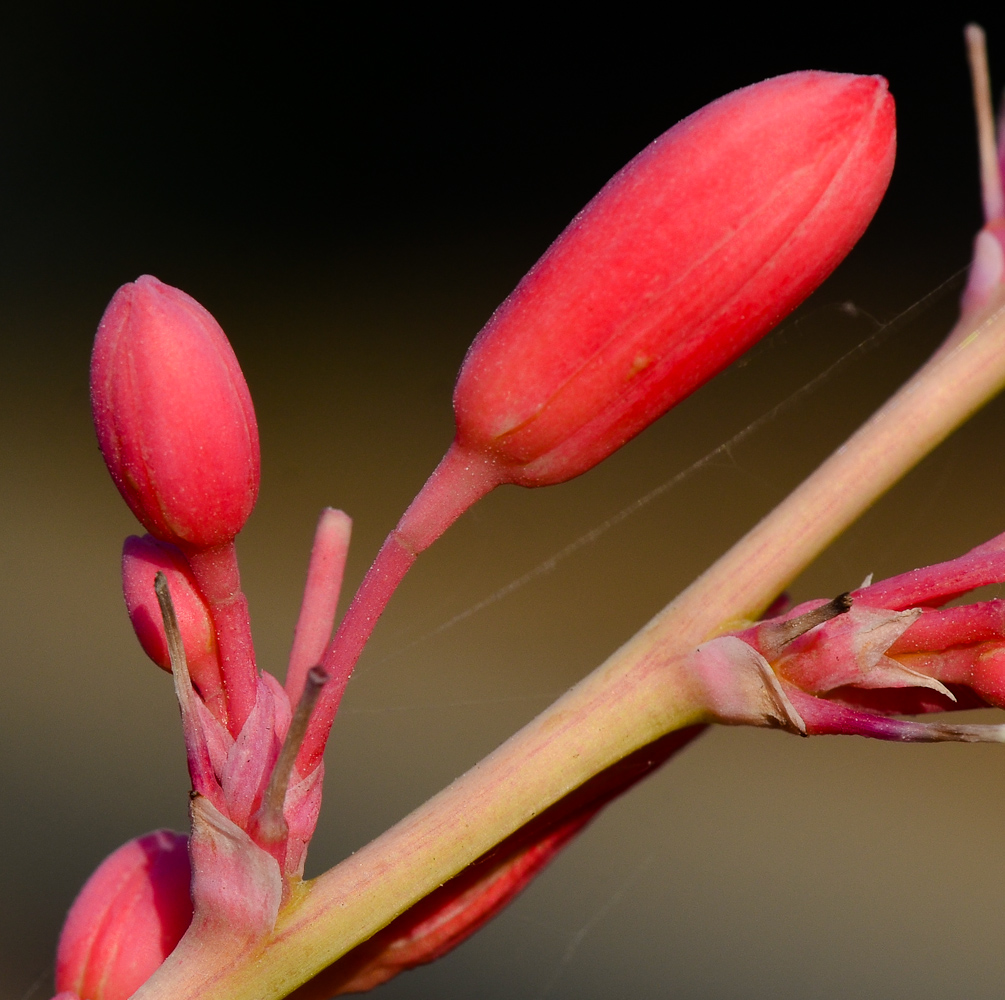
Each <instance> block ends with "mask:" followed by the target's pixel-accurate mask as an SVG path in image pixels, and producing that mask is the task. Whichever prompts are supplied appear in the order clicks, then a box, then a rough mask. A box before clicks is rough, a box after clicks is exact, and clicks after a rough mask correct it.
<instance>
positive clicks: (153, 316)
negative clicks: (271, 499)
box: [91, 275, 260, 549]
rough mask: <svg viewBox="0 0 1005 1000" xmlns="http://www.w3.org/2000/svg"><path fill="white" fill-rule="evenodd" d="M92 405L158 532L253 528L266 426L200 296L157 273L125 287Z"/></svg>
mask: <svg viewBox="0 0 1005 1000" xmlns="http://www.w3.org/2000/svg"><path fill="white" fill-rule="evenodd" d="M91 406H92V410H93V414H94V426H95V429H96V430H97V434H98V443H99V445H100V446H101V453H102V455H104V458H105V463H106V464H107V466H108V469H109V471H110V472H111V474H112V478H113V479H114V480H115V485H116V486H118V488H119V492H120V493H121V494H122V496H123V498H124V499H125V501H126V503H127V504H129V507H130V509H131V510H132V511H133V513H134V514H135V515H136V517H137V518H139V520H140V522H141V523H142V524H143V526H144V527H145V528H146V529H147V530H148V531H149V532H150V533H151V534H152V535H155V536H156V537H158V538H160V539H163V540H164V541H168V542H172V543H174V544H177V545H180V546H182V547H183V548H195V549H203V548H210V547H214V546H219V545H223V544H225V543H227V542H229V541H231V540H232V539H233V538H234V536H235V535H236V534H237V533H238V532H239V531H240V530H241V528H242V527H243V526H244V523H245V521H246V520H247V519H248V515H249V514H250V513H251V510H252V508H253V507H254V505H255V500H256V498H257V496H258V484H259V477H260V459H259V447H258V427H257V424H256V422H255V413H254V410H253V408H252V404H251V395H250V394H249V392H248V387H247V385H246V384H245V381H244V376H243V375H242V373H241V368H240V366H239V365H238V363H237V358H236V357H235V356H234V352H233V350H232V348H231V346H230V343H229V342H228V341H227V338H226V336H225V335H224V332H223V330H221V329H220V326H219V324H218V323H217V322H216V320H215V319H213V317H212V316H211V315H210V314H209V313H208V312H207V311H206V310H205V309H204V308H203V307H202V306H201V305H199V303H198V302H196V301H195V299H193V298H191V297H190V296H188V295H186V294H185V293H184V292H182V291H179V290H178V289H177V288H172V287H171V286H170V285H165V284H163V283H162V282H160V281H158V280H157V279H156V278H153V277H151V276H150V275H144V276H143V277H141V278H139V279H137V280H136V281H135V282H133V283H131V284H128V285H123V286H122V287H121V288H120V289H119V290H118V291H117V292H116V293H115V295H114V296H113V297H112V301H111V302H110V303H109V304H108V308H107V309H106V310H105V314H104V316H102V318H101V323H100V325H99V326H98V333H97V337H96V338H95V342H94V352H93V354H92V355H91Z"/></svg>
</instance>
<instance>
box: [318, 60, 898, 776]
mask: <svg viewBox="0 0 1005 1000" xmlns="http://www.w3.org/2000/svg"><path fill="white" fill-rule="evenodd" d="M895 147H896V124H895V117H894V106H893V98H892V97H891V96H890V94H889V93H888V91H887V87H886V81H885V80H883V79H882V78H881V77H867V76H853V75H848V74H839V73H820V72H804V73H791V74H789V75H787V76H781V77H776V78H775V79H773V80H766V81H764V82H763V83H758V84H754V85H753V86H751V87H745V88H744V89H742V90H738V91H735V92H734V93H732V94H728V95H727V96H726V97H723V98H721V99H719V100H718V101H714V102H713V103H712V104H710V105H708V106H707V107H705V108H702V109H701V110H700V111H698V112H696V113H695V114H693V115H691V116H690V117H689V118H686V119H684V121H682V122H680V123H679V124H678V125H676V126H674V127H673V128H672V129H670V130H669V131H668V132H666V133H664V134H663V135H662V136H660V138H659V139H657V140H656V141H655V142H653V143H652V144H650V145H649V146H648V147H646V149H644V150H643V151H642V152H641V153H640V154H639V155H638V156H637V157H635V159H634V160H632V161H631V162H630V163H629V164H628V165H627V166H626V167H624V168H623V169H622V170H621V171H620V172H619V173H618V174H616V175H615V176H614V177H613V178H612V179H611V180H610V181H609V182H608V183H607V184H606V185H605V186H604V188H603V189H602V190H601V191H600V193H599V194H598V195H597V196H596V197H595V198H594V199H593V200H592V201H591V202H590V203H589V204H588V205H587V206H586V207H585V208H584V209H583V211H582V212H580V213H579V215H578V216H576V218H575V219H574V220H573V221H572V223H571V224H570V225H569V227H568V228H567V229H566V230H565V232H563V233H562V235H561V236H559V237H558V239H557V240H556V241H555V242H554V243H553V244H552V246H551V247H550V248H549V249H548V250H547V252H546V253H545V254H544V256H543V257H542V258H541V259H540V260H539V261H538V262H537V264H535V265H534V267H533V268H532V269H531V270H530V272H529V273H528V274H527V276H526V277H525V278H524V279H523V280H522V281H521V282H520V284H519V285H518V286H517V287H516V289H515V290H514V291H513V293H512V294H511V295H510V296H509V298H507V299H506V301H505V302H503V304H502V305H501V306H500V307H499V308H498V309H497V310H496V311H495V313H494V314H493V316H492V318H491V319H490V320H489V322H488V323H487V324H486V326H485V328H484V329H483V330H482V331H481V333H479V334H478V336H477V338H476V339H475V341H474V343H473V344H472V345H471V348H470V350H469V351H468V354H467V357H466V358H465V360H464V364H463V366H462V368H461V372H460V375H459V376H458V380H457V386H456V388H455V390H454V414H455V419H456V424H457V435H456V438H455V441H454V443H453V445H452V446H451V448H450V449H449V451H448V452H447V454H446V456H445V457H444V459H443V461H442V462H441V463H440V465H439V467H438V468H437V469H436V470H435V471H434V472H433V474H432V476H431V477H430V478H429V480H428V482H427V483H426V485H425V486H424V487H423V489H422V491H421V492H420V493H419V495H418V496H417V497H416V498H415V500H414V501H413V502H412V504H411V506H410V507H409V508H408V510H407V511H406V512H405V514H404V516H403V517H402V518H401V521H400V522H399V523H398V526H397V527H396V528H395V530H394V531H393V532H392V533H391V535H390V536H389V537H388V539H387V541H386V542H385V543H384V546H383V548H382V549H381V551H380V553H379V554H378V556H377V558H376V560H375V561H374V564H373V566H372V568H371V570H370V573H369V574H368V575H367V577H366V579H365V580H364V583H363V585H362V587H361V588H360V591H359V593H358V594H357V596H356V598H355V600H354V601H353V604H352V606H351V607H350V609H349V612H348V613H347V615H346V617H345V619H344V621H343V622H342V624H341V626H340V627H339V631H338V633H337V635H336V639H335V643H334V645H333V646H332V648H331V649H330V650H329V652H328V655H327V656H326V657H325V660H324V665H325V668H326V670H327V671H328V673H329V674H330V675H331V676H332V678H333V680H332V683H331V684H330V685H329V687H328V688H327V689H326V691H325V693H324V695H323V696H322V704H321V706H320V708H319V711H318V714H317V717H316V721H315V724H314V726H313V728H312V732H311V733H310V734H309V735H308V738H307V740H306V741H305V744H304V750H303V753H302V756H301V759H300V760H299V761H298V768H302V769H307V768H309V767H310V766H311V765H312V763H313V762H314V761H316V760H317V759H318V758H319V756H320V754H321V752H322V749H323V747H324V742H325V740H326V739H327V735H328V730H329V728H330V726H331V723H332V720H333V719H334V715H335V711H336V709H337V705H338V701H339V698H340V697H341V694H342V691H343V689H344V687H345V683H346V682H347V680H348V677H349V675H350V673H351V671H352V669H353V667H354V665H355V663H356V661H357V659H358V658H359V655H360V653H361V652H362V649H363V646H364V645H365V643H366V641H367V639H368V637H369V635H370V633H371V632H372V630H373V628H374V625H375V624H376V622H377V619H378V618H379V617H380V615H381V613H382V611H383V609H384V607H385V606H386V605H387V602H388V601H389V600H390V597H391V595H392V594H393V593H394V590H395V588H396V587H397V586H398V584H399V583H400V581H401V579H402V578H403V577H404V575H405V573H406V572H407V571H408V569H409V568H410V566H411V565H412V563H413V562H414V561H415V557H416V555H417V554H418V553H419V552H421V551H422V550H423V549H425V548H427V547H428V546H429V545H430V544H432V542H433V541H435V540H436V539H437V538H438V537H439V536H440V535H441V534H442V533H443V532H444V531H445V530H446V529H447V528H448V527H449V526H450V525H451V524H452V523H453V522H454V521H455V520H456V519H457V518H458V517H459V516H460V515H461V514H462V513H463V512H464V511H465V510H466V509H467V508H468V507H470V506H471V505H472V504H473V503H474V502H475V501H476V500H478V499H479V498H480V497H482V496H484V495H485V494H486V493H488V492H489V491H490V490H492V489H493V488H494V487H496V486H498V485H500V484H502V483H517V484H520V485H523V486H545V485H548V484H551V483H559V482H562V481H564V480H566V479H570V478H572V477H573V476H577V475H579V474H580V473H582V472H585V471H586V470H587V469H590V468H592V467H593V466H594V465H596V464H597V463H598V462H600V461H601V460H602V459H604V458H606V457H607V456H608V455H609V454H611V452H613V451H615V450H616V449H617V448H619V447H620V446H621V445H623V444H624V443H625V442H626V441H628V440H629V439H630V438H632V437H634V436H635V435H636V434H638V433H639V432H640V431H641V430H643V429H644V428H645V427H646V426H648V425H649V424H650V423H652V421H653V420H655V419H656V418H657V417H659V416H661V415H662V414H663V413H665V412H666V411H667V410H668V409H669V408H670V407H671V406H673V405H674V404H675V403H678V402H680V400H682V399H683V398H684V397H685V396H687V395H689V394H690V393H691V392H693V391H694V390H695V389H697V388H698V387H699V386H700V385H702V384H703V383H704V382H706V381H708V379H710V378H711V377H712V376H713V375H715V374H716V373H717V372H719V371H721V370H722V369H723V368H724V367H725V366H726V365H728V364H729V363H730V362H731V361H733V360H734V359H735V358H737V357H738V356H739V355H740V354H741V353H743V351H745V350H746V349H747V348H748V347H750V346H751V345H752V344H753V343H754V342H755V341H756V340H757V339H758V338H759V337H761V336H763V335H764V334H765V333H767V332H768V330H769V329H771V327H772V326H774V325H775V324H776V323H777V322H778V321H779V320H780V319H781V318H782V317H783V316H785V315H786V314H788V313H789V312H790V311H791V310H792V309H794V308H795V307H796V306H797V305H798V304H799V303H800V302H802V300H803V299H805V298H806V296H807V295H809V294H810V292H812V291H813V290H814V289H815V288H816V287H817V286H818V285H819V284H820V283H821V282H822V281H823V280H824V278H826V277H827V276H828V275H829V274H830V273H831V271H833V269H834V268H835V267H836V266H837V265H838V264H839V263H840V261H841V260H842V259H843V258H844V257H845V255H846V254H847V253H848V251H849V250H850V249H851V248H852V246H853V245H854V244H855V242H856V240H858V238H859V237H860V236H861V235H862V233H863V232H864V231H865V228H866V226H867V225H868V224H869V222H870V220H871V219H872V217H873V215H874V213H875V211H876V209H877V207H878V206H879V202H880V200H881V199H882V197H883V194H884V192H885V191H886V187H887V184H888V183H889V180H890V175H891V172H892V170H893V160H894V153H895Z"/></svg>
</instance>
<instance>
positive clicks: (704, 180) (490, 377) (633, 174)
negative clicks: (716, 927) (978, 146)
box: [454, 72, 895, 486]
mask: <svg viewBox="0 0 1005 1000" xmlns="http://www.w3.org/2000/svg"><path fill="white" fill-rule="evenodd" d="M894 147H895V125H894V107H893V99H892V98H891V97H890V95H889V94H888V92H887V89H886V81H885V80H883V79H882V78H880V77H862V76H852V75H847V74H837V73H820V72H803V73H791V74H789V75H787V76H781V77H776V78H775V79H773V80H766V81H765V82H763V83H759V84H755V85H754V86H751V87H746V88H744V89H743V90H738V91H735V92H734V93H732V94H728V95H727V96H725V97H723V98H721V99H719V100H718V101H715V102H713V103H712V104H710V105H708V106H707V107H705V108H702V109H701V110H700V111H698V112H696V113H695V114H693V115H691V116H690V117H689V118H686V119H685V120H684V121H682V122H680V123H679V124H678V125H676V126H674V128H672V129H670V131H668V132H666V133H665V134H664V135H662V136H661V137H660V138H659V139H657V140H656V141H655V142H653V143H652V144H651V145H650V146H648V147H647V148H646V149H645V150H643V151H642V152H641V153H640V154H639V155H638V156H636V157H635V159H634V160H632V161H631V163H629V164H628V165H627V166H626V167H625V168H624V169H622V170H621V171H620V172H619V173H618V174H616V175H615V176H614V178H612V180H611V181H610V182H608V184H607V185H606V186H605V187H604V188H603V189H602V190H601V191H600V193H599V194H598V195H597V196H596V197H595V198H594V199H593V200H592V201H591V202H590V203H589V205H587V206H586V208H585V209H584V210H583V211H582V212H581V213H580V214H579V215H578V216H577V217H576V218H575V219H574V220H573V222H572V223H571V225H570V226H569V227H568V228H567V229H566V230H565V232H564V233H562V235H561V236H559V238H558V239H557V240H556V241H555V243H553V244H552V246H551V247H550V248H549V249H548V251H547V252H546V253H545V255H544V256H543V257H542V258H541V259H540V260H539V261H538V262H537V264H535V265H534V267H533V268H532V269H531V271H530V272H529V273H528V274H527V276H526V277H525V278H524V279H523V280H522V281H521V282H520V284H519V285H518V286H517V287H516V289H515V290H514V291H513V293H512V294H511V295H510V296H509V298H508V299H506V301H505V302H504V303H503V304H502V305H501V306H500V307H499V308H498V309H497V310H496V312H495V314H494V315H493V316H492V318H491V319H490V320H489V322H488V324H487V325H486V326H485V328H484V329H483V330H482V332H481V333H480V334H479V335H478V338H477V339H476V340H475V342H474V344H473V345H472V347H471V349H470V351H469V352H468V355H467V358H466V359H465V362H464V366H463V368H462V369H461V373H460V377H459V379H458V382H457V388H456V390H455V393H454V410H455V414H456V420H457V445H458V447H460V448H461V449H462V451H464V452H467V453H471V452H475V453H479V454H484V455H486V456H490V457H491V458H492V459H493V460H494V461H495V462H496V463H498V465H500V466H502V472H501V475H502V477H503V478H504V479H505V481H508V482H516V483H520V484H522V485H525V486H542V485H546V484H549V483H557V482H562V481H564V480H566V479H569V478H571V477H573V476H576V475H579V474H580V473H581V472H585V471H586V470H587V469H589V468H591V467H592V466H594V465H596V463H597V462H599V461H600V460H601V459H603V458H605V457H606V456H607V455H609V454H610V453H611V452H613V451H614V450H615V449H617V448H618V447H620V446H621V445H622V444H624V443H625V442H626V441H627V440H629V438H631V437H633V436H634V435H636V434H638V433H639V431H641V430H642V429H643V428H644V427H646V426H647V425H648V424H650V423H651V422H652V421H653V420H655V419H656V418H657V417H658V416H660V415H661V414H662V413H664V412H665V411H666V410H667V409H669V408H670V407H671V406H673V405H674V404H675V403H677V402H679V401H680V400H681V399H683V398H684V397H685V396H687V395H688V394H689V393H691V392H692V391H693V390H695V389H696V388H698V386H700V385H702V383H704V382H706V381H707V380H708V379H709V378H711V377H712V376H713V375H714V374H716V373H717V372H718V371H720V370H721V369H722V368H724V367H725V366H726V365H728V364H729V363H730V362H731V361H732V360H733V359H734V358H736V357H738V356H739V355H740V354H741V353H742V352H743V351H745V350H746V349H747V348H748V347H750V345H751V344H753V343H754V342H755V341H756V340H757V339H758V338H759V337H761V336H762V335H763V334H765V333H766V332H767V331H768V330H769V329H770V328H771V327H772V326H774V325H775V324H776V323H777V322H778V321H779V320H780V319H781V318H782V317H783V316H785V315H786V314H787V313H789V312H790V311H791V310H792V309H794V308H795V307H796V306H797V305H798V304H799V303H800V302H801V301H802V300H803V299H804V298H805V297H806V296H807V295H809V293H810V292H811V291H813V289H814V288H816V287H817V285H819V284H820V282H821V281H823V279H824V278H826V277H827V275H828V274H830V272H831V271H832V270H833V269H834V268H835V267H836V266H837V264H838V263H839V262H840V261H841V260H842V259H843V258H844V256H845V255H846V254H847V253H848V251H849V250H850V249H851V247H852V246H853V245H854V243H855V241H856V240H857V239H858V238H859V237H860V236H861V235H862V233H863V232H864V230H865V228H866V226H867V225H868V223H869V221H870V220H871V218H872V216H873V214H874V212H875V211H876V208H877V207H878V205H879V202H880V199H881V198H882V196H883V193H884V192H885V190H886V186H887V183H888V182H889V179H890V173H891V171H892V169H893V158H894Z"/></svg>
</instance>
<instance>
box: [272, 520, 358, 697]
mask: <svg viewBox="0 0 1005 1000" xmlns="http://www.w3.org/2000/svg"><path fill="white" fill-rule="evenodd" d="M351 533H352V518H350V517H349V515H348V514H346V513H344V512H343V511H341V510H332V508H331V507H327V508H325V510H324V511H322V513H321V517H320V518H319V519H318V526H317V530H316V531H315V533H314V545H313V547H312V548H311V561H310V564H309V565H308V567H307V584H306V586H305V587H304V600H303V603H302V604H301V605H300V617H299V618H298V619H297V627H296V629H294V632H293V648H292V650H291V651H290V665H289V669H288V670H287V671H286V693H287V694H288V695H289V697H290V704H291V705H296V704H297V703H298V702H299V701H300V696H301V695H302V694H303V691H304V684H305V682H306V679H307V671H308V670H310V669H311V667H315V666H317V665H318V664H319V663H320V662H321V657H322V656H324V652H325V647H326V646H327V645H328V643H329V641H330V640H331V636H332V626H333V625H334V624H335V609H336V608H337V607H338V598H339V592H340V591H341V589H342V575H343V573H344V572H345V561H346V557H347V556H348V554H349V536H350V534H351Z"/></svg>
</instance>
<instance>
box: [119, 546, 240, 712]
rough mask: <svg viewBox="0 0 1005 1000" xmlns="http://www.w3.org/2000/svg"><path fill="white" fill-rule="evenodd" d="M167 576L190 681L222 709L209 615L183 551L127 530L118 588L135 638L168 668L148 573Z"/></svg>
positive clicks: (151, 582)
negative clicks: (120, 590) (132, 533)
mask: <svg viewBox="0 0 1005 1000" xmlns="http://www.w3.org/2000/svg"><path fill="white" fill-rule="evenodd" d="M158 572H160V573H163V574H164V576H165V577H166V578H167V582H168V586H169V587H170V588H171V596H172V599H173V601H174V607H175V614H176V615H177V618H178V628H179V631H180V632H181V638H182V644H183V645H184V647H185V656H186V659H187V661H188V669H189V674H190V675H191V677H192V683H193V684H195V686H196V687H197V688H198V689H199V693H200V694H201V695H202V697H203V700H204V701H205V702H206V703H207V704H208V705H209V706H210V707H211V708H213V709H214V710H215V709H220V710H223V680H222V678H221V675H220V660H219V654H218V651H217V644H216V633H215V632H214V630H213V620H212V617H211V615H210V613H209V609H208V608H207V607H206V602H205V601H204V600H203V599H202V596H201V595H200V593H199V590H198V588H197V587H196V584H195V581H194V580H193V579H192V572H191V570H190V569H189V567H188V563H187V562H186V561H185V557H184V555H182V553H181V552H179V551H178V549H176V548H175V547H174V546H173V545H169V544H167V543H166V542H158V541H157V540H156V539H155V538H151V537H150V536H149V535H145V536H144V537H143V538H137V537H136V536H135V535H130V536H129V538H127V539H126V541H125V544H124V545H123V547H122V593H123V596H124V597H125V599H126V610H127V611H128V612H129V620H130V621H131V622H132V625H133V630H134V631H135V632H136V638H137V639H139V640H140V645H141V646H142V647H143V651H144V652H145V653H146V654H147V656H149V657H150V659H151V660H153V661H154V663H156V664H157V666H159V667H161V668H162V669H163V670H167V671H168V672H170V671H171V658H170V656H169V655H168V647H167V639H166V637H165V635H164V622H163V620H162V617H161V611H160V606H159V605H158V603H157V595H156V594H155V593H154V579H155V577H156V576H157V574H158Z"/></svg>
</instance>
